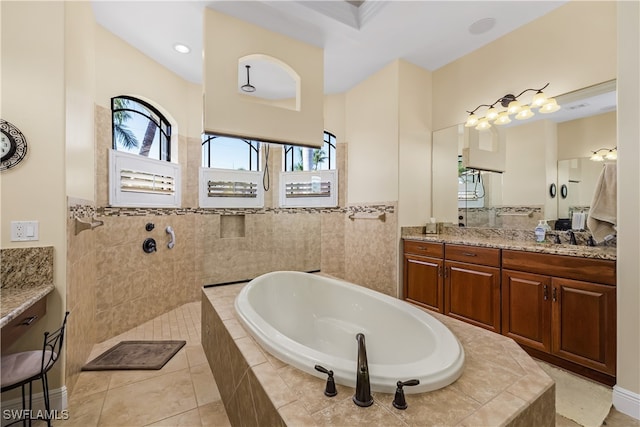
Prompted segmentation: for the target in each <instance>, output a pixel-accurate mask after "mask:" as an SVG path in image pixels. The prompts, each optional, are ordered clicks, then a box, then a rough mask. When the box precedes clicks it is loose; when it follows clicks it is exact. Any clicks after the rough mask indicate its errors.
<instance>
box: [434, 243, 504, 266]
mask: <svg viewBox="0 0 640 427" xmlns="http://www.w3.org/2000/svg"><path fill="white" fill-rule="evenodd" d="M445 258H446V259H448V260H452V261H460V262H468V263H470V264H481V265H486V266H490V267H500V249H496V248H482V247H479V246H467V245H449V244H447V245H446V246H445Z"/></svg>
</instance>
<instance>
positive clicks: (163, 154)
mask: <svg viewBox="0 0 640 427" xmlns="http://www.w3.org/2000/svg"><path fill="white" fill-rule="evenodd" d="M116 99H126V100H128V101H132V102H136V103H138V104H140V105H142V106H143V107H144V108H146V109H147V110H149V111H151V113H152V114H155V115H156V116H157V120H156V118H155V117H153V116H152V115H147V114H144V113H143V112H141V111H139V110H136V109H133V108H118V109H116V108H115V102H116ZM119 111H128V112H131V113H134V114H138V115H141V116H143V117H146V118H147V119H148V120H149V121H152V122H153V123H155V125H156V127H157V128H158V131H159V132H160V134H159V140H158V142H159V143H158V150H159V151H160V152H159V153H158V159H155V160H160V161H165V162H171V122H169V120H168V119H167V118H166V117H165V116H164V114H162V113H161V112H160V111H159V110H158V109H157V108H156V107H154V106H153V105H151V104H150V103H148V102H147V101H144V100H142V99H140V98H136V97H133V96H129V95H120V96H114V97H113V98H111V132H112V136H111V148H112V149H113V150H115V151H119V152H124V153H129V154H136V155H139V156H140V154H139V153H131V152H128V151H125V150H119V149H118V144H117V143H116V131H115V126H116V121H115V120H114V115H115V114H116V112H119ZM142 157H146V158H150V159H152V160H153V158H152V157H148V156H142Z"/></svg>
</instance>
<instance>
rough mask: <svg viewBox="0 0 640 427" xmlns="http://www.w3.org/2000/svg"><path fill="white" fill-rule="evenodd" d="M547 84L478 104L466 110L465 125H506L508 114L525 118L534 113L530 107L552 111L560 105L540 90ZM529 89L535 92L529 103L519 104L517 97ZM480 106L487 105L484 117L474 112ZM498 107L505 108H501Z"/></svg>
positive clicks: (484, 126) (486, 127)
mask: <svg viewBox="0 0 640 427" xmlns="http://www.w3.org/2000/svg"><path fill="white" fill-rule="evenodd" d="M547 86H549V83H547V84H546V85H544V86H542V87H541V88H540V89H525V90H523V91H522V92H520V93H519V94H518V95H513V94H510V93H509V94H506V95H505V96H503V97H501V98H498V100H497V101H496V102H494V103H493V104H480V105H478V106H477V107H476V108H475V109H474V110H473V111H467V113H469V117H467V122H466V123H465V127H475V128H476V129H477V130H485V129H489V128H490V127H491V124H490V123H489V122H493V124H495V125H506V124H508V123H511V119H510V118H509V115H515V116H514V118H515V119H517V120H526V119H529V118H531V117H533V116H534V115H535V113H534V112H533V111H532V110H531V109H532V108H537V109H538V112H539V113H542V114H548V113H554V112H556V111H558V110H559V109H560V105H558V102H557V101H556V100H555V99H554V98H547V96H546V95H545V94H544V92H542V91H543V90H544V89H546V88H547ZM529 91H535V92H536V94H535V95H534V96H533V99H532V100H531V104H530V105H522V104H520V102H519V101H518V98H520V97H521V96H522V95H523V94H525V93H526V92H529ZM498 104H499V105H498ZM480 107H488V110H487V112H486V113H485V116H484V117H478V116H477V115H476V114H475V112H476V111H478V109H479V108H480ZM500 107H503V108H505V109H501V108H500Z"/></svg>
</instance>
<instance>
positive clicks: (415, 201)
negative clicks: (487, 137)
mask: <svg viewBox="0 0 640 427" xmlns="http://www.w3.org/2000/svg"><path fill="white" fill-rule="evenodd" d="M398 66H399V75H398V112H397V114H398V225H399V226H400V227H402V226H410V225H417V224H424V223H426V222H427V221H428V220H429V218H430V217H431V167H430V165H431V132H432V130H433V129H432V128H431V110H432V105H431V73H430V72H429V71H426V70H424V69H423V68H420V67H417V66H415V65H413V64H410V63H408V62H405V61H399V63H398Z"/></svg>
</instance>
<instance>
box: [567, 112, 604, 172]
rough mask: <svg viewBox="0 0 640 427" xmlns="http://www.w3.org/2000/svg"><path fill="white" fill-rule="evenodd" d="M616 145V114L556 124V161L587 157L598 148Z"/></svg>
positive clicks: (599, 115)
mask: <svg viewBox="0 0 640 427" xmlns="http://www.w3.org/2000/svg"><path fill="white" fill-rule="evenodd" d="M616 145H617V132H616V112H615V111H611V112H609V113H604V114H598V115H596V116H591V117H585V118H584V119H578V120H571V121H568V122H564V123H559V124H558V159H559V160H564V159H576V158H579V157H589V156H590V155H591V153H592V152H593V151H596V150H598V149H600V148H614V147H615V146H616Z"/></svg>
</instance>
